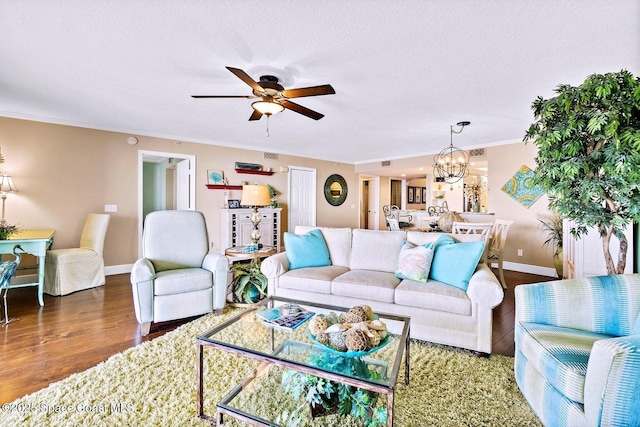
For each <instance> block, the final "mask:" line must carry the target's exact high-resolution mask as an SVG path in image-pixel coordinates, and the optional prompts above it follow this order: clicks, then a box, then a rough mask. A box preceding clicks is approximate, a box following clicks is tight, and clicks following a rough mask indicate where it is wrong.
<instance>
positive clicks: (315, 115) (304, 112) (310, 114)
mask: <svg viewBox="0 0 640 427" xmlns="http://www.w3.org/2000/svg"><path fill="white" fill-rule="evenodd" d="M278 103H279V104H280V105H282V106H283V107H284V108H288V109H289V110H292V111H295V112H296V113H299V114H302V115H303V116H307V117H310V118H312V119H313V120H320V119H321V118H323V117H324V114H320V113H318V112H317V111H313V110H310V109H308V108H307V107H303V106H302V105H299V104H296V103H295V102H291V101H287V100H286V99H281V100H280V101H278Z"/></svg>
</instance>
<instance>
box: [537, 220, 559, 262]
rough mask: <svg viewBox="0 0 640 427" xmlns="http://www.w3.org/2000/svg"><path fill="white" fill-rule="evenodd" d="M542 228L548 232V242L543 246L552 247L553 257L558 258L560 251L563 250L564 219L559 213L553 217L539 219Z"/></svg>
mask: <svg viewBox="0 0 640 427" xmlns="http://www.w3.org/2000/svg"><path fill="white" fill-rule="evenodd" d="M538 222H539V223H540V228H542V230H544V231H546V232H547V240H545V241H544V243H543V244H542V246H547V245H551V247H552V248H553V251H554V253H553V256H558V253H559V251H560V249H562V231H563V230H562V218H561V217H560V215H558V214H557V213H554V214H553V216H550V217H543V218H538Z"/></svg>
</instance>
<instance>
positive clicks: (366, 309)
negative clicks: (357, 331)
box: [358, 304, 373, 320]
mask: <svg viewBox="0 0 640 427" xmlns="http://www.w3.org/2000/svg"><path fill="white" fill-rule="evenodd" d="M358 307H360V308H362V309H363V310H364V312H365V314H366V315H367V319H366V320H371V319H373V310H372V309H371V307H370V306H368V305H366V304H362V305H359V306H358Z"/></svg>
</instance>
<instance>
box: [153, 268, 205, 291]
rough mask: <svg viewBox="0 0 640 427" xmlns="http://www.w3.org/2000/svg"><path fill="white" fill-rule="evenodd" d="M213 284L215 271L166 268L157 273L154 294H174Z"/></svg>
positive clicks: (197, 289)
mask: <svg viewBox="0 0 640 427" xmlns="http://www.w3.org/2000/svg"><path fill="white" fill-rule="evenodd" d="M212 286H213V273H211V272H210V271H208V270H205V269H203V268H182V269H180V270H165V271H161V272H159V273H157V274H156V279H155V281H154V283H153V294H154V295H173V294H181V293H184V292H194V291H199V290H203V289H208V288H211V287H212Z"/></svg>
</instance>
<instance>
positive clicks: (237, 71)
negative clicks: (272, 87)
mask: <svg viewBox="0 0 640 427" xmlns="http://www.w3.org/2000/svg"><path fill="white" fill-rule="evenodd" d="M226 68H227V70H229V71H231V72H232V73H233V74H235V75H236V77H238V78H239V79H240V80H242V81H243V82H245V83H246V84H248V85H249V86H251V88H252V89H253V90H255V91H256V92H261V93H263V92H264V88H263V87H262V86H260V85H259V84H258V83H257V82H256V81H255V80H253V79H252V78H251V77H250V76H249V74H247V73H245V72H244V71H242V70H241V69H240V68H233V67H226Z"/></svg>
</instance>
